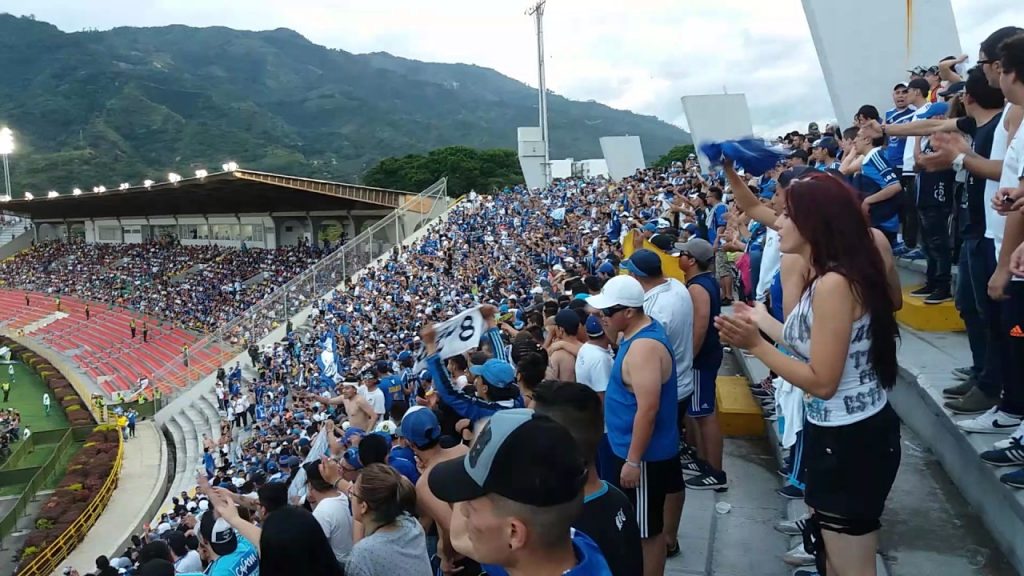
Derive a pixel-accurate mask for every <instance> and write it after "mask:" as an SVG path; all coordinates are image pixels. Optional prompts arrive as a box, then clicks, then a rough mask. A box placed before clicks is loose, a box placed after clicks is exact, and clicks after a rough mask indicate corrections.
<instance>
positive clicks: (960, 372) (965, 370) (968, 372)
mask: <svg viewBox="0 0 1024 576" xmlns="http://www.w3.org/2000/svg"><path fill="white" fill-rule="evenodd" d="M974 375H975V372H974V366H961V367H959V368H953V377H954V378H959V379H961V380H967V379H968V378H970V377H972V376H974Z"/></svg>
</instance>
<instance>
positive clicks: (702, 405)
mask: <svg viewBox="0 0 1024 576" xmlns="http://www.w3.org/2000/svg"><path fill="white" fill-rule="evenodd" d="M717 377H718V371H717V370H709V369H700V368H697V369H694V371H693V394H692V395H691V396H690V406H689V407H688V408H687V409H686V413H687V414H689V415H690V416H692V417H694V418H700V417H702V416H710V415H712V414H714V413H715V378H717Z"/></svg>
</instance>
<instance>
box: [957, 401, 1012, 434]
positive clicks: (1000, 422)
mask: <svg viewBox="0 0 1024 576" xmlns="http://www.w3.org/2000/svg"><path fill="white" fill-rule="evenodd" d="M1020 423H1021V417H1020V416H1012V415H1010V414H1007V413H1006V412H1003V411H1001V410H999V407H998V406H993V407H992V409H990V410H989V411H988V412H985V413H984V414H982V415H981V416H978V417H977V418H968V419H967V420H961V421H959V422H957V423H956V425H957V426H958V427H959V428H960V429H961V430H963V431H964V432H975V433H977V434H1009V433H1010V432H1013V431H1014V430H1016V429H1017V427H1018V426H1020Z"/></svg>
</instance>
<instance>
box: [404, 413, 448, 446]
mask: <svg viewBox="0 0 1024 576" xmlns="http://www.w3.org/2000/svg"><path fill="white" fill-rule="evenodd" d="M414 408H415V409H409V411H408V412H406V413H405V416H404V417H402V425H401V427H399V429H398V433H399V435H400V436H401V437H402V438H405V439H406V440H408V441H409V442H411V443H412V444H414V445H415V446H416V447H422V446H426V445H428V444H430V443H431V442H433V441H435V440H437V439H438V438H440V437H441V423H440V422H438V420H437V415H436V414H434V412H433V411H432V410H430V409H429V408H427V407H426V406H415V407H414Z"/></svg>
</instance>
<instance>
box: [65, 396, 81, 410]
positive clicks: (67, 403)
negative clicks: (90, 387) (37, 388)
mask: <svg viewBox="0 0 1024 576" xmlns="http://www.w3.org/2000/svg"><path fill="white" fill-rule="evenodd" d="M78 404H81V401H79V400H78V398H65V399H63V400H61V401H60V405H61V406H63V407H65V408H67V407H68V406H76V405H78Z"/></svg>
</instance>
